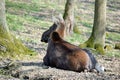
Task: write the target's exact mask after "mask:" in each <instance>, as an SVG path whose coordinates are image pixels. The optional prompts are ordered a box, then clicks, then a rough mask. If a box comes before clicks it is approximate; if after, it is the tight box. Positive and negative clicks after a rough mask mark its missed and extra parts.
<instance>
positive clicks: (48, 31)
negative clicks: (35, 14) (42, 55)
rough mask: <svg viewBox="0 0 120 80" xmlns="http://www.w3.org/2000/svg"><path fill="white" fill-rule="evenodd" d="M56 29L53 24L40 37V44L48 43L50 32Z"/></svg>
mask: <svg viewBox="0 0 120 80" xmlns="http://www.w3.org/2000/svg"><path fill="white" fill-rule="evenodd" d="M56 28H57V25H56V23H54V24H53V25H52V26H51V27H50V28H49V29H48V30H46V31H45V32H44V33H43V34H42V37H41V42H45V43H48V39H49V37H50V34H51V32H53V31H55V30H56Z"/></svg>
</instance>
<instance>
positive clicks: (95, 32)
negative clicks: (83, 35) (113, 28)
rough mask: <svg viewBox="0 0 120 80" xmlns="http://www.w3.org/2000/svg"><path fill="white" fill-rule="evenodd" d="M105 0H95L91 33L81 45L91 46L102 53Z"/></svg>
mask: <svg viewBox="0 0 120 80" xmlns="http://www.w3.org/2000/svg"><path fill="white" fill-rule="evenodd" d="M106 2H107V0H95V11H94V12H95V14H94V24H93V29H92V34H91V36H90V38H89V39H88V41H86V42H85V43H84V44H82V45H80V46H81V47H91V48H95V49H96V50H97V51H99V53H100V54H104V53H105V52H104V46H105V26H106Z"/></svg>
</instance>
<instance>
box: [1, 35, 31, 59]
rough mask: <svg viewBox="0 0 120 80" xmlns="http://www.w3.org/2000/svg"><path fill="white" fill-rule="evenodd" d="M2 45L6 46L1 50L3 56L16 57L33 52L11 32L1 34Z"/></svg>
mask: <svg viewBox="0 0 120 80" xmlns="http://www.w3.org/2000/svg"><path fill="white" fill-rule="evenodd" d="M0 45H1V46H2V47H3V48H4V50H0V56H2V57H8V58H15V57H20V56H21V55H31V54H33V51H31V50H29V49H28V48H27V47H25V46H24V45H23V44H22V43H21V41H20V40H18V39H16V38H15V37H14V36H13V35H11V34H3V35H0ZM21 57H22V56H21Z"/></svg>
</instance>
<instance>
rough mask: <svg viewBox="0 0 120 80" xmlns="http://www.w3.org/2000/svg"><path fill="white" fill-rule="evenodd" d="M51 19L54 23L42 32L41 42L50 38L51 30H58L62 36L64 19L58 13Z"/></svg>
mask: <svg viewBox="0 0 120 80" xmlns="http://www.w3.org/2000/svg"><path fill="white" fill-rule="evenodd" d="M53 21H54V24H53V25H52V26H51V27H50V28H49V29H48V30H47V31H45V32H44V33H43V34H42V37H41V42H46V43H48V40H49V38H50V34H51V33H52V32H53V31H56V32H58V33H59V35H60V37H61V38H63V37H64V30H65V24H64V19H63V17H62V15H59V16H58V17H56V18H55V17H54V18H53Z"/></svg>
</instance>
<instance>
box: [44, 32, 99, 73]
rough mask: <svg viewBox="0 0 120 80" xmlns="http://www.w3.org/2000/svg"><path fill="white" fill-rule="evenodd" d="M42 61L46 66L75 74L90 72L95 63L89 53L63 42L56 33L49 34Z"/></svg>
mask: <svg viewBox="0 0 120 80" xmlns="http://www.w3.org/2000/svg"><path fill="white" fill-rule="evenodd" d="M43 61H44V64H45V65H47V66H51V67H56V68H59V69H65V70H72V71H77V72H81V71H84V70H85V69H87V70H89V71H90V70H92V69H94V68H95V64H96V62H97V61H96V59H95V58H94V56H93V55H92V53H91V52H89V51H88V50H86V49H81V48H79V47H77V46H75V45H73V44H70V43H68V42H66V41H64V40H63V39H62V38H60V36H59V34H58V33H57V32H53V33H52V34H51V37H50V41H49V42H48V47H47V53H46V55H45V57H44V59H43Z"/></svg>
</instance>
